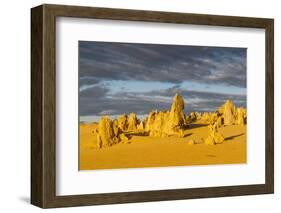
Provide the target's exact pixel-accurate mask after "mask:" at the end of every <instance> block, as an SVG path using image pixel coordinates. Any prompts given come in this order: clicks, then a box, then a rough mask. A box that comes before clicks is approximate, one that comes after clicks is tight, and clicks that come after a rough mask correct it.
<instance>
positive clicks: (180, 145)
mask: <svg viewBox="0 0 281 213" xmlns="http://www.w3.org/2000/svg"><path fill="white" fill-rule="evenodd" d="M192 126H193V127H192ZM96 127H97V124H88V125H85V124H84V125H81V126H80V170H93V169H114V168H143V167H162V166H187V165H206V164H238V163H246V134H245V133H246V125H245V126H239V125H233V126H225V127H222V128H221V129H220V132H221V133H222V134H223V135H224V137H225V142H224V143H222V144H218V145H215V146H211V145H205V144H204V143H203V140H204V139H203V138H205V137H207V134H208V127H207V125H204V124H193V125H191V127H190V129H187V130H185V135H187V136H186V137H184V138H178V137H175V136H174V137H167V138H155V137H150V136H138V134H137V132H135V133H131V136H132V138H131V140H130V141H131V143H127V144H124V143H119V144H116V145H114V146H112V147H108V148H104V149H97V147H96V144H97V141H96V137H93V132H94V131H95V129H96ZM128 134H129V133H128ZM129 135H130V134H129ZM190 140H194V141H195V143H198V144H194V145H190V144H188V142H189V141H190Z"/></svg>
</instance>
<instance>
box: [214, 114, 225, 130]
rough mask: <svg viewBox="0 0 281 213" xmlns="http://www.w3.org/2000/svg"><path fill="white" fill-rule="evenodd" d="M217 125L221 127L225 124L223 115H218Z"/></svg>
mask: <svg viewBox="0 0 281 213" xmlns="http://www.w3.org/2000/svg"><path fill="white" fill-rule="evenodd" d="M214 125H216V126H217V128H221V127H222V126H223V118H222V116H220V117H218V119H217V121H216V122H215V124H214Z"/></svg>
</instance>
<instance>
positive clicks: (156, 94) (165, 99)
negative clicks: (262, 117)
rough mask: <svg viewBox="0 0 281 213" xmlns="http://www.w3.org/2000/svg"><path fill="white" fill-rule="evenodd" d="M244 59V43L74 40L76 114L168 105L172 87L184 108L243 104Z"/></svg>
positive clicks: (117, 112) (144, 111) (210, 108)
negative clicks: (76, 56) (207, 44)
mask: <svg viewBox="0 0 281 213" xmlns="http://www.w3.org/2000/svg"><path fill="white" fill-rule="evenodd" d="M246 64H247V50H246V49H245V48H230V47H200V46H184V45H160V44H134V43H113V42H88V41H80V42H79V85H80V88H79V114H80V116H81V117H83V116H93V117H95V118H98V117H99V116H101V115H112V116H116V115H120V114H124V113H127V114H128V113H130V112H135V113H137V114H138V115H144V114H147V113H148V112H149V111H151V110H153V109H158V110H168V109H169V107H170V105H171V102H172V99H173V96H174V94H175V93H176V92H178V93H180V94H181V95H182V96H183V97H184V99H185V103H186V108H185V110H186V113H189V112H190V111H214V110H216V109H217V108H218V107H219V106H220V105H221V104H223V103H224V102H225V101H226V100H227V99H232V100H233V101H234V103H235V104H236V105H238V106H243V107H246Z"/></svg>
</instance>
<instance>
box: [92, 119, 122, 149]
mask: <svg viewBox="0 0 281 213" xmlns="http://www.w3.org/2000/svg"><path fill="white" fill-rule="evenodd" d="M97 131H98V132H97V143H98V147H99V148H102V147H108V146H112V145H113V144H116V143H118V142H119V138H118V131H117V130H116V129H115V130H114V127H113V122H112V121H111V120H110V118H109V117H108V116H105V117H102V118H101V119H100V120H99V124H98V130H97Z"/></svg>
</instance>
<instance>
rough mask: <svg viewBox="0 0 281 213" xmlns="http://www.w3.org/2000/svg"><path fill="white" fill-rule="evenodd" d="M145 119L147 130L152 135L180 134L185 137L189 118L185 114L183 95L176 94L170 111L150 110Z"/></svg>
mask: <svg viewBox="0 0 281 213" xmlns="http://www.w3.org/2000/svg"><path fill="white" fill-rule="evenodd" d="M145 121H146V122H145V130H146V131H147V132H149V135H150V136H154V137H168V136H170V135H178V136H180V137H183V136H184V133H183V130H184V128H185V127H186V125H187V119H186V116H185V114H184V100H183V98H182V96H180V95H179V94H176V95H175V97H174V100H173V103H172V106H171V109H170V111H160V112H157V111H153V112H150V113H149V115H148V117H147V119H146V120H145Z"/></svg>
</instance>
